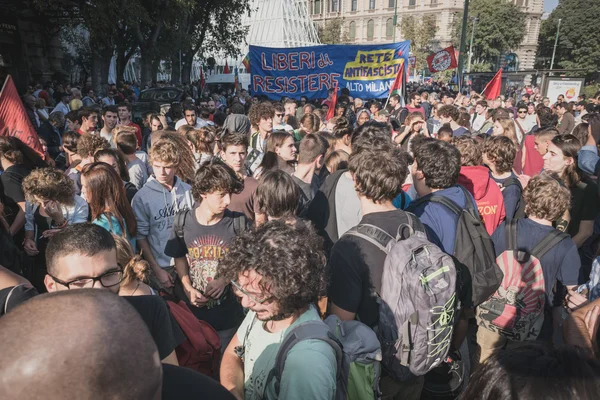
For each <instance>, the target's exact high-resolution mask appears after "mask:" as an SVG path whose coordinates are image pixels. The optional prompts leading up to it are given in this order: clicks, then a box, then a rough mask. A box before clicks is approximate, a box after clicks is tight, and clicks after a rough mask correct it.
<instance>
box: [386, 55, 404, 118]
mask: <svg viewBox="0 0 600 400" xmlns="http://www.w3.org/2000/svg"><path fill="white" fill-rule="evenodd" d="M404 63H405V61H403V62H402V65H401V66H400V68H401V70H402V77H401V79H402V80H401V81H400V83H401V84H402V89H403V90H404V87H405V86H406V85H405V83H404ZM396 79H398V75H396V78H395V79H394V82H396ZM392 85H393V84H392ZM390 97H392V91H391V90H390V92H389V93H388V97H387V100H386V101H385V105H384V106H383V108H384V109H385V108H387V105H388V102H389V101H390Z"/></svg>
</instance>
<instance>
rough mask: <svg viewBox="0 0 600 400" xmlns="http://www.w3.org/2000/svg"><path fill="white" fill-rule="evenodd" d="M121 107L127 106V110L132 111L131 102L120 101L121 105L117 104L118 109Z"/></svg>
mask: <svg viewBox="0 0 600 400" xmlns="http://www.w3.org/2000/svg"><path fill="white" fill-rule="evenodd" d="M121 107H125V108H127V111H129V112H131V104H130V103H125V102H122V103H119V105H117V110H118V109H119V108H121Z"/></svg>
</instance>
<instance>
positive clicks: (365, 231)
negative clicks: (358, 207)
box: [344, 224, 395, 254]
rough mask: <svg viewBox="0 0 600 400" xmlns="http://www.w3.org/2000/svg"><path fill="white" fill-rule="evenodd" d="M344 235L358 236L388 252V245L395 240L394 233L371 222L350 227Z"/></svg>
mask: <svg viewBox="0 0 600 400" xmlns="http://www.w3.org/2000/svg"><path fill="white" fill-rule="evenodd" d="M344 235H350V236H356V237H359V238H361V239H364V240H366V241H367V242H369V243H372V244H374V245H375V246H377V247H378V248H379V250H381V251H383V252H384V253H385V254H387V252H388V251H387V245H388V243H389V242H390V241H392V240H395V239H394V237H393V236H392V235H390V234H389V233H387V232H386V231H384V230H383V229H381V228H379V227H377V226H375V225H371V224H359V225H356V226H355V227H354V228H352V229H350V230H349V231H347V232H346V233H344Z"/></svg>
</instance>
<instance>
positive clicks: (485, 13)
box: [452, 0, 527, 71]
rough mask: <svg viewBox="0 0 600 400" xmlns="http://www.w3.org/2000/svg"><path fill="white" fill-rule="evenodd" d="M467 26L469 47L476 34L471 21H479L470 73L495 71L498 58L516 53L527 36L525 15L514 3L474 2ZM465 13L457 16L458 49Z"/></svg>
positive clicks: (454, 28)
mask: <svg viewBox="0 0 600 400" xmlns="http://www.w3.org/2000/svg"><path fill="white" fill-rule="evenodd" d="M469 4H470V5H469V17H470V18H469V19H468V20H467V21H468V25H467V36H466V40H467V46H466V51H469V41H470V40H471V32H472V30H473V21H472V19H471V17H474V18H478V21H477V23H476V25H475V35H474V36H473V60H472V63H473V64H472V67H471V71H492V70H493V69H495V67H496V65H497V64H498V60H499V57H500V56H501V55H502V54H504V53H506V52H508V51H511V50H516V49H517V48H518V47H519V45H520V44H521V42H523V39H524V38H525V34H526V29H525V27H526V17H527V16H526V14H525V13H524V12H522V11H521V10H520V8H519V7H517V6H516V5H515V4H514V3H513V2H509V1H506V0H471V2H470V3H469ZM462 17H463V13H462V12H458V13H456V14H455V15H454V20H453V22H452V41H453V43H454V46H455V47H456V48H457V49H458V47H459V45H460V35H461V30H462Z"/></svg>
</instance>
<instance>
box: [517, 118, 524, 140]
mask: <svg viewBox="0 0 600 400" xmlns="http://www.w3.org/2000/svg"><path fill="white" fill-rule="evenodd" d="M515 123H516V124H517V126H518V127H519V130H520V131H521V135H523V137H525V131H524V130H523V127H522V126H521V124H520V123H519V121H518V120H517V119H516V118H515Z"/></svg>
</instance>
